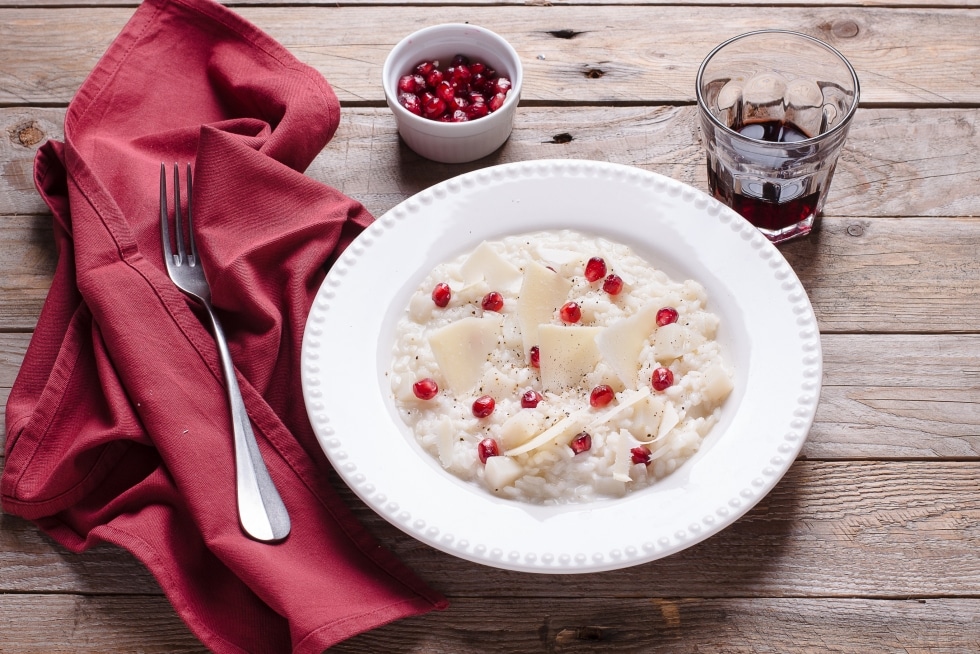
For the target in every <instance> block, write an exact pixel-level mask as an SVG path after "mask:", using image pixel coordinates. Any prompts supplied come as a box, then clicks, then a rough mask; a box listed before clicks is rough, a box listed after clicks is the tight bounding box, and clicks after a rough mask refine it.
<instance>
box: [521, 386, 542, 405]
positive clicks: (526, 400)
mask: <svg viewBox="0 0 980 654" xmlns="http://www.w3.org/2000/svg"><path fill="white" fill-rule="evenodd" d="M542 399H544V398H542V397H541V393H539V392H537V391H533V390H532V391H524V395H521V406H522V407H524V408H525V409H533V408H534V407H536V406H538V403H539V402H540V401H541V400H542Z"/></svg>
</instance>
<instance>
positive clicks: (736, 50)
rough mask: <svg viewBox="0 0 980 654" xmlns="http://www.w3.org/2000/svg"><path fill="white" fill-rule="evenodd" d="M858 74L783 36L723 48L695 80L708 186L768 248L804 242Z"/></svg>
mask: <svg viewBox="0 0 980 654" xmlns="http://www.w3.org/2000/svg"><path fill="white" fill-rule="evenodd" d="M859 93H860V89H859V85H858V78H857V73H855V72H854V68H852V67H851V64H850V63H848V61H847V60H846V59H845V58H844V56H843V55H842V54H841V53H840V52H838V51H837V50H836V49H834V48H833V47H831V46H830V45H828V44H826V43H824V42H822V41H820V40H818V39H815V38H813V37H811V36H807V35H806V34H800V33H798V32H791V31H787V30H762V31H757V32H749V33H748V34H742V35H740V36H736V37H734V38H732V39H729V40H728V41H725V42H724V43H722V44H721V45H719V46H718V47H716V48H715V49H714V50H712V51H711V53H709V54H708V56H707V57H706V58H705V60H704V62H703V63H702V64H701V68H700V69H699V70H698V77H697V96H698V127H699V134H700V138H701V142H702V144H703V145H704V148H705V150H706V152H707V155H708V186H709V188H710V190H711V193H712V194H713V195H714V196H715V198H717V199H718V200H719V201H721V202H724V203H725V204H727V205H728V206H729V207H731V208H732V209H734V210H735V211H737V212H738V213H739V214H741V215H742V216H743V217H744V218H746V219H747V220H748V221H749V222H750V223H752V224H753V225H755V226H756V227H757V228H759V230H760V231H762V233H763V234H765V235H766V237H767V238H769V240H770V241H772V242H773V243H780V242H782V241H786V240H789V239H791V238H795V237H798V236H804V235H806V234H809V233H810V230H811V229H812V228H813V225H814V220H815V219H816V217H817V215H818V214H819V213H820V212H821V211H822V210H823V205H824V201H825V200H826V199H827V192H828V190H829V189H830V181H831V178H832V177H833V175H834V168H835V167H836V165H837V159H838V157H839V155H840V151H841V147H842V146H843V145H844V139H845V138H846V136H847V131H848V128H849V126H850V123H851V119H852V118H853V117H854V112H855V110H856V109H857V106H858V96H859Z"/></svg>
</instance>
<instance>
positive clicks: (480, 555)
mask: <svg viewBox="0 0 980 654" xmlns="http://www.w3.org/2000/svg"><path fill="white" fill-rule="evenodd" d="M536 176H537V177H557V178H560V180H561V181H567V180H574V179H576V178H579V177H586V178H589V179H596V180H599V181H603V180H608V181H609V182H612V183H623V184H630V185H639V186H642V187H643V188H644V189H645V190H647V189H648V190H649V191H651V192H652V193H653V194H654V195H658V194H660V195H662V197H663V198H667V197H669V198H671V199H672V200H673V201H676V202H679V203H682V204H683V205H684V206H688V207H689V208H690V210H691V211H695V212H697V213H698V214H699V215H701V216H703V217H706V219H710V220H711V221H714V222H713V223H710V224H712V225H716V226H717V229H720V230H727V231H726V232H724V233H725V234H726V236H725V237H722V238H723V240H724V239H725V238H728V241H730V242H731V243H732V244H740V245H739V247H741V248H742V249H743V250H747V251H749V252H754V253H755V254H756V255H757V256H758V257H759V259H760V260H761V261H762V262H763V263H762V264H761V265H764V266H765V267H766V272H767V274H771V275H772V277H773V280H772V281H773V282H774V283H775V284H776V285H777V286H778V287H779V288H780V289H781V290H782V291H783V292H784V298H785V300H786V301H787V302H788V305H787V306H788V307H789V308H790V310H791V311H792V313H793V314H794V321H795V327H796V328H797V336H798V338H799V341H800V347H801V354H802V357H801V359H800V360H799V362H798V366H797V368H794V370H793V373H794V375H795V374H798V375H799V377H800V378H799V379H797V381H798V382H799V384H800V386H799V388H798V389H796V390H798V391H799V394H798V397H797V402H796V406H795V407H794V408H793V412H792V418H791V420H790V422H789V424H788V425H786V431H785V433H784V434H782V435H781V436H780V437H779V439H778V441H779V444H778V446H777V447H776V451H775V452H772V453H771V454H772V456H771V457H769V458H768V460H767V461H766V462H765V464H764V465H762V466H761V468H760V469H758V470H756V471H754V473H753V475H752V478H751V479H747V480H746V483H745V485H744V487H743V488H742V489H741V490H739V491H738V493H737V494H736V495H734V496H733V497H730V498H727V501H723V502H720V503H719V504H720V506H719V507H718V508H717V509H716V510H714V511H713V512H712V513H708V514H705V515H703V516H698V517H695V518H692V520H691V521H690V523H689V524H686V525H683V526H676V525H675V526H676V527H677V528H676V529H675V528H674V527H672V528H671V531H672V532H673V533H669V534H662V535H660V536H659V537H658V538H655V539H654V538H651V539H649V540H644V541H643V542H635V543H630V544H626V545H623V544H617V545H616V546H615V547H612V548H607V549H606V550H605V551H601V552H600V551H591V552H576V553H575V554H569V553H568V552H563V553H561V554H558V553H556V552H554V551H552V550H555V548H554V547H545V548H541V547H537V548H535V549H534V550H533V551H530V550H525V551H522V550H520V549H513V548H512V547H511V548H501V547H494V546H493V543H490V544H487V543H472V542H470V541H469V539H467V538H459V537H457V536H455V532H454V530H453V529H452V526H450V527H449V528H447V527H446V526H445V525H440V524H437V523H435V522H433V521H432V520H431V519H429V518H428V516H429V514H427V513H425V512H423V513H418V511H419V509H418V508H416V507H414V506H410V507H406V506H404V505H403V503H401V502H399V501H398V500H397V499H392V498H390V497H389V495H388V494H387V493H385V492H383V491H379V488H378V485H377V480H376V479H373V478H371V477H370V475H365V474H364V472H363V471H362V469H359V467H358V462H357V461H355V460H351V458H350V451H349V450H350V441H349V440H348V441H346V444H345V440H344V438H345V435H344V434H338V432H337V429H336V428H335V426H334V425H332V424H331V415H330V414H329V411H330V409H328V407H327V404H329V402H325V401H324V391H323V388H322V387H321V384H322V382H323V381H324V378H323V370H322V369H323V366H322V365H321V363H320V354H321V352H320V351H319V350H320V348H321V347H322V345H323V335H324V333H325V332H326V331H328V326H329V323H330V320H329V313H330V311H331V310H332V309H333V308H334V301H335V300H336V299H337V296H338V293H339V292H342V291H343V289H344V286H345V285H349V284H351V283H352V282H351V280H352V279H353V280H355V282H354V283H356V280H357V275H358V269H359V265H360V263H361V260H362V259H363V258H365V257H366V256H369V255H370V253H371V252H372V248H373V247H375V246H376V244H377V243H378V242H379V241H382V240H383V239H385V238H390V237H386V236H385V235H386V234H390V233H391V232H392V231H397V226H398V225H400V224H404V223H405V221H406V219H408V218H410V217H411V218H413V219H418V217H419V215H420V214H422V215H424V214H425V212H426V211H427V209H429V208H430V207H433V206H435V207H437V208H438V207H439V205H440V203H443V202H446V201H450V200H451V199H452V198H454V197H456V196H458V195H460V194H465V193H466V192H467V190H468V189H479V188H480V187H481V186H487V185H494V184H504V185H506V184H508V183H509V182H510V181H511V180H522V181H524V180H526V179H527V178H528V177H531V178H534V177H536ZM527 231H536V230H534V229H533V228H532V229H528V230H527ZM599 231H601V230H599ZM512 233H516V232H512ZM729 233H730V235H731V237H730V238H729V237H728V236H727V234H729ZM475 238H476V240H475V241H474V242H473V243H472V246H473V247H475V246H476V245H478V244H479V242H480V240H481V237H479V236H477V237H475ZM447 258H448V257H447ZM361 269H363V267H361ZM699 281H700V280H699ZM716 281H717V280H716ZM723 285H724V284H723ZM709 301H710V296H709ZM389 313H390V311H389ZM300 370H301V383H302V390H303V400H304V404H305V405H306V408H307V412H308V415H309V417H310V422H311V424H312V425H313V429H314V433H315V434H316V436H317V439H318V441H319V442H320V444H321V447H322V449H323V450H324V452H325V454H326V455H327V457H328V459H329V460H330V463H331V465H333V467H334V468H335V469H336V470H337V472H338V474H339V475H340V477H341V478H342V479H343V480H344V482H345V483H346V484H347V485H348V486H349V487H350V488H351V489H352V490H353V491H354V493H355V494H356V495H357V496H358V497H359V498H360V499H361V500H362V501H363V502H364V503H365V504H367V505H368V506H369V507H370V508H371V509H372V510H374V511H375V512H376V513H378V514H379V515H380V516H381V517H382V518H384V519H385V520H386V521H388V522H389V523H391V524H393V525H394V526H396V527H398V528H399V529H401V530H402V531H404V532H405V533H407V534H408V535H410V536H412V537H414V538H416V539H418V540H420V541H421V542H423V543H426V544H428V545H430V546H432V547H434V548H436V549H438V550H441V551H443V552H445V553H448V554H451V555H453V556H456V557H458V558H462V559H465V560H469V561H472V562H475V563H480V564H484V565H488V566H491V567H496V568H501V569H506V570H512V571H521V572H535V573H560V574H569V573H587V572H601V571H605V570H613V569H619V568H624V567H628V566H631V565H637V564H641V563H646V562H649V561H653V560H656V559H660V558H663V557H664V556H668V555H670V554H674V553H676V552H678V551H681V550H683V549H686V548H688V547H690V546H692V545H694V544H696V543H698V542H701V541H703V540H704V539H706V538H708V537H710V536H712V535H714V534H717V533H718V532H720V531H721V530H722V529H724V528H725V527H727V526H729V525H731V524H732V523H734V522H735V521H736V520H738V518H740V517H741V516H743V515H744V514H745V513H746V512H748V511H749V510H750V509H751V508H752V507H753V506H755V505H756V504H757V503H758V502H759V501H760V500H761V499H762V498H763V497H764V496H765V495H767V494H768V492H769V491H771V490H772V488H773V487H774V486H775V485H776V483H778V481H779V480H780V479H781V478H782V477H783V475H784V474H785V473H786V472H787V471H788V469H789V467H790V466H791V465H792V463H793V462H794V461H795V459H796V457H797V455H798V454H799V452H800V450H801V449H802V446H803V444H804V442H805V440H806V437H807V434H808V432H809V430H810V428H811V426H812V424H813V420H814V417H815V413H816V407H817V404H818V402H819V396H820V391H821V382H822V370H823V360H822V347H821V342H820V332H819V329H818V326H817V321H816V317H815V315H814V313H813V308H812V306H811V304H810V300H809V297H808V296H807V294H806V291H805V289H804V288H803V286H802V284H801V283H800V281H799V279H798V277H797V276H796V274H795V272H794V271H793V270H792V267H791V266H790V265H789V263H788V262H787V261H786V259H785V258H784V257H783V255H782V254H781V253H780V252H779V250H778V249H776V247H775V246H774V245H772V244H771V243H770V242H769V241H768V240H767V239H766V238H765V236H764V235H762V234H761V232H759V231H758V230H757V229H755V228H754V227H752V226H751V225H750V224H749V223H748V222H747V221H745V220H744V219H743V218H742V217H741V216H739V215H738V214H737V213H735V212H734V211H732V210H731V209H729V208H728V207H727V206H725V205H723V204H721V203H720V202H718V201H716V200H715V199H713V198H711V197H710V196H708V195H707V194H705V193H703V192H702V191H700V190H698V189H695V188H694V187H692V186H690V185H687V184H684V183H683V182H680V181H678V180H674V179H672V178H669V177H666V176H664V175H661V174H659V173H656V172H653V171H647V170H644V169H641V168H638V167H634V166H628V165H623V164H615V163H608V162H601V161H592V160H576V159H545V160H533V161H522V162H514V163H507V164H499V165H495V166H490V167H487V168H481V169H478V170H475V171H471V172H467V173H463V174H461V175H458V176H456V177H453V178H450V179H447V180H445V181H443V182H440V183H438V184H435V185H433V186H431V187H429V188H427V189H424V190H422V191H420V192H418V193H416V194H414V195H412V196H411V197H409V198H407V199H405V200H403V201H402V202H400V203H399V204H397V205H396V206H395V207H393V208H392V209H391V210H389V211H388V212H385V213H384V214H383V215H382V216H380V217H379V218H378V219H377V220H376V221H375V222H374V223H372V225H371V226H369V227H368V228H367V229H366V230H365V231H364V232H362V234H361V235H360V236H358V238H357V239H355V240H354V241H353V242H352V243H351V245H350V246H348V248H347V249H346V250H345V252H344V253H343V254H341V256H340V257H339V258H338V261H337V262H336V263H335V264H334V266H333V267H332V268H331V270H330V271H329V272H328V273H327V275H326V278H325V279H324V280H323V282H322V284H321V286H320V288H319V289H318V291H317V294H316V296H315V298H314V301H313V304H312V306H311V309H310V313H309V316H308V318H307V323H306V326H305V328H304V334H303V345H302V350H301V363H300ZM794 392H795V391H794ZM391 426H392V427H393V430H394V432H395V433H397V432H398V431H399V426H398V425H391ZM354 458H355V459H357V453H356V452H355V457H354ZM362 459H363V456H362ZM456 481H459V480H456ZM461 483H463V484H466V483H468V482H461ZM654 487H656V484H655V485H654ZM484 494H485V495H486V499H488V500H490V502H488V504H492V505H498V504H500V503H505V504H506V503H509V504H510V505H513V504H516V503H515V502H513V501H510V500H500V499H498V498H492V497H490V495H489V493H486V492H485V491H484ZM473 496H474V497H479V495H478V494H476V493H474V494H473ZM638 497H640V499H637V498H638ZM638 501H639V502H642V497H641V496H640V493H636V494H632V495H627V496H626V497H625V498H623V499H620V500H605V501H601V502H596V503H590V504H577V505H565V506H564V507H563V508H562V509H561V510H555V511H553V512H552V514H554V515H558V514H581V516H583V519H585V520H587V521H589V522H591V521H592V520H591V519H592V517H593V514H596V513H599V514H601V513H603V512H608V508H607V507H609V506H610V505H611V504H618V505H620V506H627V505H630V504H633V503H635V502H638ZM528 506H531V505H524V506H522V507H520V508H521V509H522V510H525V512H529V513H534V512H535V510H534V509H528V508H527V507H528ZM569 507H570V508H569ZM511 508H513V507H512V506H511ZM502 513H504V514H507V513H508V512H507V511H502ZM549 515H551V514H549ZM505 549H506V550H507V551H505ZM542 549H544V550H545V551H544V552H542Z"/></svg>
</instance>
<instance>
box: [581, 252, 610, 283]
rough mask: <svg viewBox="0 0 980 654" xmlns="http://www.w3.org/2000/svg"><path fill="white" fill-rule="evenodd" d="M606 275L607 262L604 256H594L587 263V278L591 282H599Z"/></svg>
mask: <svg viewBox="0 0 980 654" xmlns="http://www.w3.org/2000/svg"><path fill="white" fill-rule="evenodd" d="M605 276H606V262H605V261H604V260H603V259H602V257H592V258H591V259H589V262H588V263H587V264H585V278H586V279H587V280H589V281H590V282H597V281H599V280H600V279H602V278H603V277H605Z"/></svg>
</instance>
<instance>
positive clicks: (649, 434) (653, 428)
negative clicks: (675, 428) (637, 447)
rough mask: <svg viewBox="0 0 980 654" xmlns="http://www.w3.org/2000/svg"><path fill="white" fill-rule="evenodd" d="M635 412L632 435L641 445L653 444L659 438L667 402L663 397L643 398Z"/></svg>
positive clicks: (648, 396)
mask: <svg viewBox="0 0 980 654" xmlns="http://www.w3.org/2000/svg"><path fill="white" fill-rule="evenodd" d="M641 399H642V400H643V401H642V402H638V403H637V405H636V408H635V409H634V410H633V424H632V426H631V428H630V433H631V434H633V438H635V439H636V440H638V441H640V442H641V443H652V442H654V441H656V440H657V439H658V438H659V432H660V423H661V421H662V420H663V416H664V409H665V408H666V406H667V400H666V399H665V398H664V397H663V396H662V395H650V394H647V396H646V397H644V398H641Z"/></svg>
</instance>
